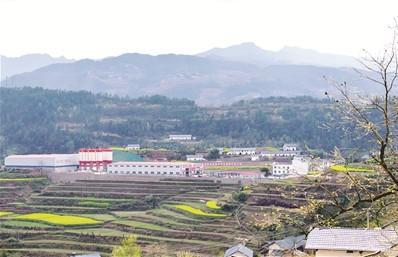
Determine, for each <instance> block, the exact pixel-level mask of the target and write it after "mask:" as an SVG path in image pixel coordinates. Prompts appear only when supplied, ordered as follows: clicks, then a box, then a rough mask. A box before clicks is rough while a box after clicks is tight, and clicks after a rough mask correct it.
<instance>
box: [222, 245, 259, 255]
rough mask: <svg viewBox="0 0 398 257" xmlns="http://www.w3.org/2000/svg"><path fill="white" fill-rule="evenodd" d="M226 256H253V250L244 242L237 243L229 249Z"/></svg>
mask: <svg viewBox="0 0 398 257" xmlns="http://www.w3.org/2000/svg"><path fill="white" fill-rule="evenodd" d="M224 257H253V250H252V249H250V248H248V247H246V246H244V245H243V244H237V245H235V246H232V247H231V248H229V249H227V250H226V251H225V253H224Z"/></svg>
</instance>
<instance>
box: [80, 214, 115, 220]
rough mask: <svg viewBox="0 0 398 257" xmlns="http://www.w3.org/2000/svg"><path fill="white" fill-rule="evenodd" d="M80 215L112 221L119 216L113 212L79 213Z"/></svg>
mask: <svg viewBox="0 0 398 257" xmlns="http://www.w3.org/2000/svg"><path fill="white" fill-rule="evenodd" d="M79 216H82V217H88V218H92V219H95V220H102V221H112V220H116V219H117V217H115V216H113V215H111V214H79Z"/></svg>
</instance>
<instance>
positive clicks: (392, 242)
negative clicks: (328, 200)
mask: <svg viewBox="0 0 398 257" xmlns="http://www.w3.org/2000/svg"><path fill="white" fill-rule="evenodd" d="M397 244H398V235H397V232H396V231H395V230H387V229H360V228H359V229H358V228H315V229H313V230H312V231H311V232H310V233H309V234H308V236H307V242H306V245H305V249H306V251H308V252H310V253H314V256H316V257H332V256H339V257H351V256H353V257H354V256H355V257H357V256H371V255H374V254H377V253H384V254H385V256H397V252H396V251H394V250H392V249H391V248H393V247H395V246H396V245H397ZM383 256H384V255H383Z"/></svg>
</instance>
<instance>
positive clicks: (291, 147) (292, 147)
mask: <svg viewBox="0 0 398 257" xmlns="http://www.w3.org/2000/svg"><path fill="white" fill-rule="evenodd" d="M282 150H283V151H284V152H288V151H294V152H296V151H298V146H297V145H296V144H284V145H283V147H282Z"/></svg>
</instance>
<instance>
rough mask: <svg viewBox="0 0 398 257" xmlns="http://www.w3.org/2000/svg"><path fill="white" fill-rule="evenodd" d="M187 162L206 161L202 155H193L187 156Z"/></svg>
mask: <svg viewBox="0 0 398 257" xmlns="http://www.w3.org/2000/svg"><path fill="white" fill-rule="evenodd" d="M187 161H189V162H200V161H206V159H205V156H204V155H203V154H194V155H187Z"/></svg>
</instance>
